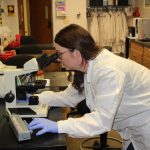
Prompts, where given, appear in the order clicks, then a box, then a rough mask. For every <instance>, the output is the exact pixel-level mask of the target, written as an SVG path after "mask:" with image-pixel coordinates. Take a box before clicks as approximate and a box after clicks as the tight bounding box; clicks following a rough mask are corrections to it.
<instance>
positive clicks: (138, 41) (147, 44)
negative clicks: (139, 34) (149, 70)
mask: <svg viewBox="0 0 150 150" xmlns="http://www.w3.org/2000/svg"><path fill="white" fill-rule="evenodd" d="M134 41H135V42H136V43H138V44H141V45H143V46H146V47H150V42H143V41H140V40H134Z"/></svg>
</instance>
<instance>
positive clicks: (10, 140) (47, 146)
mask: <svg viewBox="0 0 150 150" xmlns="http://www.w3.org/2000/svg"><path fill="white" fill-rule="evenodd" d="M5 114H6V110H5V104H4V103H2V102H1V103H0V150H19V149H20V150H33V149H37V150H38V149H40V150H54V149H55V150H66V149H67V142H66V135H65V134H55V133H46V134H44V135H41V136H36V135H35V131H34V132H33V134H32V135H31V137H32V138H31V140H28V141H22V142H18V141H17V138H16V137H15V135H14V133H13V131H12V129H11V128H10V125H9V122H8V121H9V120H8V118H7V117H6V116H5ZM63 117H64V116H63V113H62V108H58V107H52V108H50V110H49V113H48V118H49V119H51V120H54V121H58V120H61V119H63Z"/></svg>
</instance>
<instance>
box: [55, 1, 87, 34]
mask: <svg viewBox="0 0 150 150" xmlns="http://www.w3.org/2000/svg"><path fill="white" fill-rule="evenodd" d="M86 1H87V0H65V4H66V16H65V17H62V16H61V17H57V16H56V6H55V4H56V0H53V36H54V37H55V35H56V33H57V32H58V31H59V30H60V29H62V28H63V27H65V26H67V25H68V24H71V23H76V24H79V25H81V26H82V27H84V28H87V20H86V6H87V2H86ZM78 13H80V16H79V17H77V14H78Z"/></svg>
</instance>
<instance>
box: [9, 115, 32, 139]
mask: <svg viewBox="0 0 150 150" xmlns="http://www.w3.org/2000/svg"><path fill="white" fill-rule="evenodd" d="M9 124H10V126H11V129H12V130H13V132H14V134H15V136H16V138H17V140H18V141H25V140H30V139H31V133H32V131H31V130H29V129H28V123H27V122H26V121H25V120H23V119H22V118H21V117H20V116H19V115H17V114H12V115H9Z"/></svg>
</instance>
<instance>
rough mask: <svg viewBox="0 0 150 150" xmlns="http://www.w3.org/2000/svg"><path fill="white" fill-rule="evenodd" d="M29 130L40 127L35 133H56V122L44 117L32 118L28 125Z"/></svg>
mask: <svg viewBox="0 0 150 150" xmlns="http://www.w3.org/2000/svg"><path fill="white" fill-rule="evenodd" d="M28 127H29V129H30V130H35V129H41V130H40V131H38V132H37V133H36V135H42V134H44V133H46V132H51V133H58V125H57V122H54V121H51V120H48V119H45V118H34V119H33V120H32V121H31V122H30V123H29V125H28Z"/></svg>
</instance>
